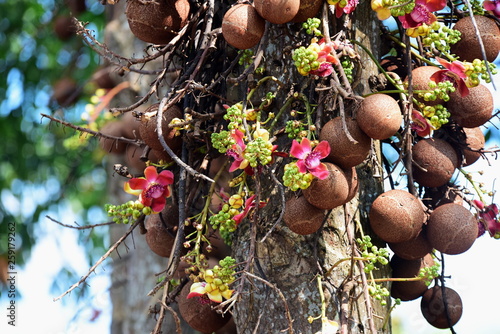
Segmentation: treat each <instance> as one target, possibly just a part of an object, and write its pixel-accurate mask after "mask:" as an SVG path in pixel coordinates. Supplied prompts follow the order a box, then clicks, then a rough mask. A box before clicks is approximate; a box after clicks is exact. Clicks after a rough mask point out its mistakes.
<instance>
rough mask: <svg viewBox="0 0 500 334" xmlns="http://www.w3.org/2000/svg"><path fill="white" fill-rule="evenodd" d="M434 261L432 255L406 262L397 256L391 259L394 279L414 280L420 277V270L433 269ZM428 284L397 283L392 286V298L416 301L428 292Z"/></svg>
mask: <svg viewBox="0 0 500 334" xmlns="http://www.w3.org/2000/svg"><path fill="white" fill-rule="evenodd" d="M433 265H434V259H433V258H432V256H431V255H430V254H427V255H425V256H424V257H423V258H420V259H415V260H404V259H402V258H400V257H399V256H397V255H394V256H393V257H392V258H391V268H392V277H394V278H413V277H418V274H419V272H420V269H423V268H428V267H432V266H433ZM427 289H428V287H427V284H425V282H424V281H423V280H419V281H396V282H392V285H391V296H392V297H393V298H399V299H401V300H403V301H408V300H414V299H417V298H418V297H420V296H422V295H423V294H424V292H425V291H427Z"/></svg>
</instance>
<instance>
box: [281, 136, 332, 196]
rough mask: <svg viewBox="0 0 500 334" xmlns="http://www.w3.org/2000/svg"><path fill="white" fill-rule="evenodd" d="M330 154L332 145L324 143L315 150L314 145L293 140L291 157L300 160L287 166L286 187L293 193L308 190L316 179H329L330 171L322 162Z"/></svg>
mask: <svg viewBox="0 0 500 334" xmlns="http://www.w3.org/2000/svg"><path fill="white" fill-rule="evenodd" d="M329 154H330V144H328V142H327V141H322V142H320V143H319V144H318V145H316V147H314V149H313V143H312V142H311V141H310V140H309V139H307V138H302V140H301V142H300V144H299V143H298V142H297V141H296V140H293V142H292V148H291V149H290V155H291V156H292V157H295V158H297V159H299V160H297V161H295V162H292V163H289V164H287V165H286V166H285V173H284V175H283V182H284V185H285V186H286V187H288V188H290V189H291V190H293V191H296V190H298V189H306V188H308V187H309V185H310V184H311V182H312V180H313V179H314V177H317V178H318V179H320V180H324V179H326V178H327V177H328V173H329V172H328V169H327V168H326V165H325V164H323V163H322V162H321V159H324V158H326V157H327V156H328V155H329Z"/></svg>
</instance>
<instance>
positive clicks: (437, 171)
mask: <svg viewBox="0 0 500 334" xmlns="http://www.w3.org/2000/svg"><path fill="white" fill-rule="evenodd" d="M457 167H458V155H457V152H456V151H455V149H453V147H452V146H451V145H450V144H448V143H447V142H446V141H444V140H442V139H438V138H426V139H422V140H420V141H419V142H418V143H416V144H415V145H414V146H413V178H414V179H415V181H416V182H417V183H418V184H420V185H421V186H424V187H440V186H442V185H444V184H446V183H447V182H448V181H450V179H451V177H452V176H453V173H454V172H455V168H457Z"/></svg>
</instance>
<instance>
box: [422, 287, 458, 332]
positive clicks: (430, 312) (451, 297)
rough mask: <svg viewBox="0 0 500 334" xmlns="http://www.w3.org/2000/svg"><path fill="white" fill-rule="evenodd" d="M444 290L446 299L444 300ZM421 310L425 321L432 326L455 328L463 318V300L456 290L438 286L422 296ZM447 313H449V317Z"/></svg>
mask: <svg viewBox="0 0 500 334" xmlns="http://www.w3.org/2000/svg"><path fill="white" fill-rule="evenodd" d="M443 289H444V296H445V298H443ZM445 300H446V307H445ZM420 310H421V311H422V315H423V316H424V318H425V320H427V322H428V323H429V324H431V325H432V326H434V327H436V328H450V327H452V326H455V324H456V323H457V322H458V321H459V320H460V318H461V317H462V299H461V298H460V295H459V294H458V293H457V292H456V291H455V290H453V289H450V288H448V287H441V286H439V285H436V286H434V287H432V288H431V289H429V290H427V291H426V292H425V293H424V295H423V296H422V300H421V301H420ZM446 311H448V312H446ZM446 313H448V316H447V315H446ZM448 319H449V322H448Z"/></svg>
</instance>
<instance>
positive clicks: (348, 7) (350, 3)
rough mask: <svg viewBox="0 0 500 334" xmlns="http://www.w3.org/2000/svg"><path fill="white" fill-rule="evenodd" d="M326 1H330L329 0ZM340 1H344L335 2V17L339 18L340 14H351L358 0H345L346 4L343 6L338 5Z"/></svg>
mask: <svg viewBox="0 0 500 334" xmlns="http://www.w3.org/2000/svg"><path fill="white" fill-rule="evenodd" d="M328 2H329V3H331V2H330V1H328ZM341 3H342V4H344V1H338V2H337V3H336V4H335V16H336V17H337V18H340V17H341V16H342V14H347V15H349V14H351V13H352V12H353V11H354V10H355V9H356V6H357V5H358V3H359V0H347V4H345V5H344V7H342V6H341V5H340V4H341Z"/></svg>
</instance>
